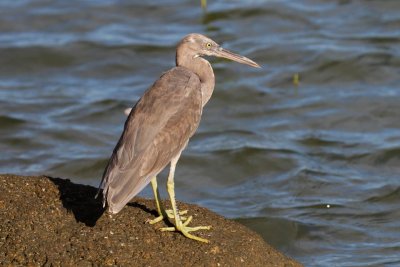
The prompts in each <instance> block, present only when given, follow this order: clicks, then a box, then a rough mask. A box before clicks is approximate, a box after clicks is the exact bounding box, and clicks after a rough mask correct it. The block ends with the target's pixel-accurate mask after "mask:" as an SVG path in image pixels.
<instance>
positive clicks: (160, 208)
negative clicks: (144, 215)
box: [149, 176, 190, 224]
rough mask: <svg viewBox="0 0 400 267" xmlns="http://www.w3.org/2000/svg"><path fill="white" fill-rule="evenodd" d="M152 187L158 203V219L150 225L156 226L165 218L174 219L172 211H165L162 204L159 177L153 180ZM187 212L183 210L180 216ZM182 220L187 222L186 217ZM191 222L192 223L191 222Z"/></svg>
mask: <svg viewBox="0 0 400 267" xmlns="http://www.w3.org/2000/svg"><path fill="white" fill-rule="evenodd" d="M151 187H152V188H153V193H154V199H155V201H156V208H157V212H158V217H157V218H155V219H153V220H151V221H149V223H150V224H155V223H158V222H160V221H162V220H163V219H164V218H171V219H173V218H174V215H173V212H172V210H165V209H164V207H163V205H162V203H161V202H160V193H159V192H158V185H157V177H156V176H154V177H153V178H152V179H151ZM186 213H187V210H183V211H181V212H180V213H179V215H185V214H186ZM181 219H182V220H186V217H182V218H181ZM189 222H190V221H189Z"/></svg>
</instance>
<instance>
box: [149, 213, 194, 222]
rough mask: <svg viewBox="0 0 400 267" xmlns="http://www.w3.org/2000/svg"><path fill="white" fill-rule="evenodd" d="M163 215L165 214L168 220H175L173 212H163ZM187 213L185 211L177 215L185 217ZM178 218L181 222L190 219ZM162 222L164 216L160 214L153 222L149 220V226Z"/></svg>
mask: <svg viewBox="0 0 400 267" xmlns="http://www.w3.org/2000/svg"><path fill="white" fill-rule="evenodd" d="M165 213H166V214H167V216H168V218H170V219H174V218H175V217H174V212H173V210H165ZM187 213H188V211H187V210H181V211H179V215H185V214H187ZM180 218H181V220H182V221H187V220H188V219H189V218H190V217H189V218H187V217H180ZM162 220H164V215H162V214H160V215H159V216H158V217H157V218H155V219H153V220H150V221H149V223H150V224H155V223H158V222H161V221H162Z"/></svg>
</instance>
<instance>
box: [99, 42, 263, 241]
mask: <svg viewBox="0 0 400 267" xmlns="http://www.w3.org/2000/svg"><path fill="white" fill-rule="evenodd" d="M204 55H206V56H218V57H224V58H228V59H231V60H234V61H237V62H240V63H243V64H247V65H250V66H253V67H259V65H258V64H257V63H255V62H254V61H252V60H250V59H248V58H245V57H243V56H240V55H237V54H234V53H232V52H230V51H227V50H225V49H223V48H221V47H220V46H219V45H218V44H217V43H215V42H214V41H213V40H211V39H209V38H207V37H205V36H204V35H201V34H189V35H187V36H185V38H183V39H182V41H181V42H180V43H179V44H178V47H177V50H176V65H177V67H174V68H172V69H171V70H169V71H167V72H166V73H164V74H163V75H162V76H161V77H160V78H159V79H158V80H157V81H156V82H155V83H154V84H153V85H152V86H151V87H150V88H149V89H148V90H147V91H146V92H145V94H144V95H143V96H142V98H141V99H140V100H139V101H138V102H137V103H136V105H135V106H134V108H133V109H132V111H131V113H130V114H129V116H128V118H127V120H126V122H125V126H124V130H123V133H122V135H121V137H120V139H119V141H118V143H117V145H116V147H115V149H114V151H113V153H112V155H111V158H110V160H109V162H108V165H107V167H106V169H105V171H104V174H103V179H102V181H101V184H100V188H103V204H104V205H106V204H107V205H108V210H109V211H110V212H111V213H117V212H119V211H120V210H121V209H122V208H123V207H124V206H125V205H126V204H127V203H128V202H129V201H130V200H131V199H132V198H133V197H134V196H135V195H136V194H138V193H139V192H140V191H141V190H142V189H143V188H144V187H145V186H146V185H147V184H148V183H149V182H150V181H151V180H152V179H153V178H154V179H155V177H156V175H157V174H158V173H160V172H161V171H162V170H163V169H164V168H165V167H166V166H167V165H168V163H170V162H171V170H172V171H170V176H169V177H168V183H169V185H170V186H171V188H172V189H170V190H169V193H170V198H171V205H172V207H173V209H174V215H173V217H174V218H175V220H176V229H178V230H180V231H182V233H184V234H185V235H186V236H188V237H190V238H194V239H197V240H200V241H204V242H205V240H204V239H201V238H197V237H193V236H192V235H190V234H188V231H195V230H193V229H204V228H201V227H200V228H193V229H192V230H190V228H185V227H186V225H182V222H181V220H180V218H179V214H177V212H176V203H175V199H174V197H171V194H173V195H174V192H173V177H174V171H175V165H176V163H177V161H178V159H179V156H180V154H181V152H182V150H183V149H184V148H185V146H186V145H187V143H188V141H189V138H190V137H191V136H192V135H193V134H194V132H195V131H196V129H197V127H198V126H199V122H200V117H201V114H202V110H203V107H204V105H205V104H206V103H207V102H208V100H209V99H210V97H211V95H212V93H213V90H214V85H215V77H214V72H213V69H212V67H211V65H210V63H209V62H208V61H207V60H205V59H203V58H202V57H201V56H204ZM160 213H161V212H160ZM164 213H165V212H164ZM160 216H163V215H162V214H160ZM188 221H190V220H189V219H188ZM206 228H207V227H206ZM188 229H189V230H188ZM207 229H208V228H207Z"/></svg>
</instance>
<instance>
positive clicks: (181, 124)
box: [101, 67, 202, 213]
mask: <svg viewBox="0 0 400 267" xmlns="http://www.w3.org/2000/svg"><path fill="white" fill-rule="evenodd" d="M201 113H202V96H201V83H200V79H199V77H198V76H197V75H196V74H195V73H193V72H192V71H190V70H189V69H187V68H185V67H175V68H173V69H171V70H169V71H168V72H166V73H164V74H163V75H162V76H161V77H160V79H159V80H157V81H156V82H155V83H154V85H153V86H152V87H151V88H150V89H149V90H147V91H146V92H145V94H144V95H143V97H142V98H141V99H140V100H139V101H138V102H137V103H136V105H135V107H134V108H133V109H132V111H131V113H130V115H129V117H128V119H127V120H126V122H125V127H124V131H123V133H122V136H121V137H120V140H119V142H118V144H117V146H116V147H115V149H114V152H113V154H112V156H111V159H110V160H109V163H108V166H107V168H106V169H105V172H104V175H103V180H102V182H101V187H102V188H104V191H103V203H104V204H106V203H107V204H108V207H109V211H110V212H112V213H117V212H119V211H120V210H121V209H122V208H123V207H124V206H125V205H126V203H128V202H129V201H130V200H131V199H132V198H133V197H134V196H135V195H136V194H138V193H139V192H140V191H141V190H142V189H143V188H144V187H145V186H146V185H147V184H148V183H149V182H150V179H151V178H152V177H154V176H156V175H157V174H158V173H159V172H161V171H162V170H163V169H164V168H165V167H166V165H167V164H168V163H169V162H170V161H171V158H172V157H174V156H175V155H177V154H178V153H180V152H181V151H182V150H183V149H184V147H185V146H186V144H187V140H188V139H189V138H190V137H191V136H192V135H193V134H194V132H195V131H196V129H197V127H198V125H199V122H200V116H201ZM164 144H167V145H164Z"/></svg>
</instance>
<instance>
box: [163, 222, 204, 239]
mask: <svg viewBox="0 0 400 267" xmlns="http://www.w3.org/2000/svg"><path fill="white" fill-rule="evenodd" d="M192 219H193V217H192V216H190V217H189V218H188V219H187V220H186V221H185V222H184V223H182V224H180V225H179V226H176V227H162V228H160V231H162V232H165V231H171V232H172V231H178V232H181V233H182V234H183V235H184V236H186V237H187V238H190V239H194V240H197V241H200V242H204V243H209V241H208V240H207V239H204V238H201V237H198V236H195V235H192V234H190V232H195V231H198V230H210V229H211V226H196V227H189V226H187V225H188V224H189V223H190V222H191V221H192Z"/></svg>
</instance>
